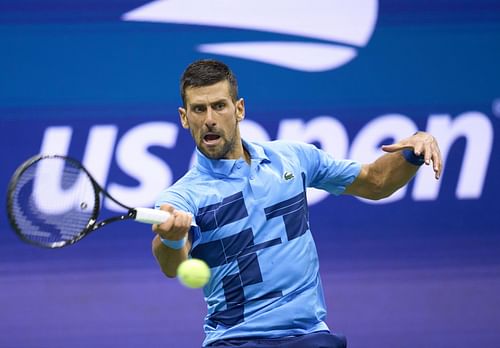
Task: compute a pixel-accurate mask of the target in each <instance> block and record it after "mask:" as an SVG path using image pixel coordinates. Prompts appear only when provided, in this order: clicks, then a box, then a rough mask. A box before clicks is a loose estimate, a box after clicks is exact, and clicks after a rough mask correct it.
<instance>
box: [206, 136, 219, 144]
mask: <svg viewBox="0 0 500 348" xmlns="http://www.w3.org/2000/svg"><path fill="white" fill-rule="evenodd" d="M219 139H220V135H218V134H214V133H207V134H205V136H203V141H204V142H205V144H208V145H211V144H215V143H216V142H217V141H218V140H219Z"/></svg>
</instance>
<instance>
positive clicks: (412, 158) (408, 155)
mask: <svg viewBox="0 0 500 348" xmlns="http://www.w3.org/2000/svg"><path fill="white" fill-rule="evenodd" d="M403 157H404V158H405V160H406V161H407V162H409V163H411V164H413V165H415V166H421V165H422V164H424V163H425V157H424V155H420V156H417V155H415V153H414V152H413V150H411V149H404V150H403Z"/></svg>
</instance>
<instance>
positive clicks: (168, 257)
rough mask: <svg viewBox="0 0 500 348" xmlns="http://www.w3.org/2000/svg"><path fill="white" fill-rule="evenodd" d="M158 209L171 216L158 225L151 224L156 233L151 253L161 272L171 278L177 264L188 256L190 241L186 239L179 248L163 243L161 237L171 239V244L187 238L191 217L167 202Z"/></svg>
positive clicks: (175, 271)
mask: <svg viewBox="0 0 500 348" xmlns="http://www.w3.org/2000/svg"><path fill="white" fill-rule="evenodd" d="M160 209H161V210H165V211H168V212H169V213H170V214H171V217H170V219H168V220H167V221H165V222H164V223H162V224H160V225H156V224H155V225H153V232H154V233H156V236H155V237H154V239H153V242H152V249H153V255H154V256H155V258H156V260H157V261H158V264H159V265H160V268H161V270H162V271H163V273H164V274H165V275H166V276H167V277H170V278H173V277H175V276H176V275H177V267H178V266H179V264H180V263H181V262H182V261H184V260H186V259H187V257H188V254H189V250H190V249H191V241H190V240H189V239H187V240H186V243H185V244H184V245H183V246H182V247H181V248H180V249H174V248H172V247H169V246H167V245H165V244H164V243H163V242H162V241H161V238H163V239H166V240H168V241H173V242H174V243H173V244H175V241H180V240H183V239H185V238H187V237H188V232H189V229H190V228H191V220H192V217H191V214H189V213H186V212H183V211H180V210H176V209H174V207H172V206H171V205H168V204H164V205H162V206H161V207H160ZM167 244H168V243H167ZM181 244H182V243H181Z"/></svg>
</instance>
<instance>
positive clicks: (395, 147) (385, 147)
mask: <svg viewBox="0 0 500 348" xmlns="http://www.w3.org/2000/svg"><path fill="white" fill-rule="evenodd" d="M407 147H408V146H405V145H403V144H402V143H394V144H390V145H382V150H383V151H385V152H397V151H400V150H403V149H405V148H407Z"/></svg>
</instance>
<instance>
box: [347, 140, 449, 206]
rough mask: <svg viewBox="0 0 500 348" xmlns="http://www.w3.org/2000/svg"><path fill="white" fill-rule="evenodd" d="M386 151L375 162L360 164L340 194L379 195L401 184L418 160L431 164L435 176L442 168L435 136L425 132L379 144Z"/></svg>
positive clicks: (392, 190) (410, 173)
mask: <svg viewBox="0 0 500 348" xmlns="http://www.w3.org/2000/svg"><path fill="white" fill-rule="evenodd" d="M382 150H384V151H385V152H387V153H386V154H384V155H383V156H381V157H379V158H378V159H377V160H375V162H373V163H370V164H364V165H362V167H361V171H360V173H359V175H358V176H357V177H356V179H355V180H354V181H353V183H352V184H351V185H349V186H348V187H347V188H346V190H345V191H344V194H349V195H354V196H359V197H363V198H368V199H381V198H385V197H388V196H390V195H391V194H392V193H394V192H395V191H397V190H398V189H399V188H401V187H403V186H404V185H406V184H407V183H408V181H410V179H411V178H413V176H414V175H415V173H416V172H417V170H418V169H419V168H420V164H426V165H432V168H433V170H434V173H435V177H436V179H439V177H440V176H441V171H442V167H443V164H442V160H441V152H440V151H439V146H438V144H437V141H436V139H435V138H434V137H433V136H432V135H430V134H428V133H425V132H417V133H415V134H414V135H412V136H411V137H408V138H406V139H403V140H401V141H398V142H397V143H394V144H391V145H384V146H382Z"/></svg>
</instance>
